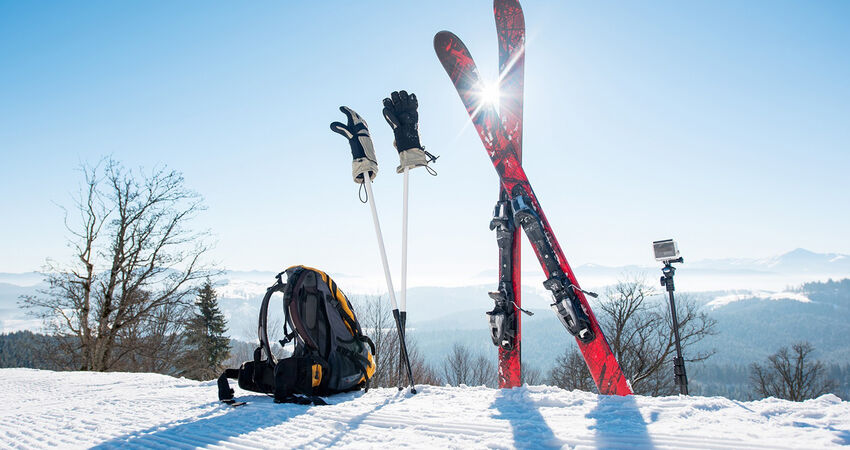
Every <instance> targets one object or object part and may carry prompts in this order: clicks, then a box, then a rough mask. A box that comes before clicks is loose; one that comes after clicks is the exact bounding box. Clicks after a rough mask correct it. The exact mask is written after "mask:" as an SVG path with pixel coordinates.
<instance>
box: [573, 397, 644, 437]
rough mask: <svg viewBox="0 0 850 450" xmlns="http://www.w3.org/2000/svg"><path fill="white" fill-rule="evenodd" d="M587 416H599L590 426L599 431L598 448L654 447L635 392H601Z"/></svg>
mask: <svg viewBox="0 0 850 450" xmlns="http://www.w3.org/2000/svg"><path fill="white" fill-rule="evenodd" d="M586 417H587V418H589V419H596V424H595V425H592V426H591V427H590V430H593V431H594V432H595V437H596V447H597V448H612V447H613V448H623V447H628V448H653V447H654V445H653V443H652V439H651V438H650V437H649V432H648V431H647V429H646V421H644V420H643V416H641V414H640V410H639V409H638V406H637V403H636V402H635V397H634V396H633V395H628V396H625V397H619V396H614V395H599V396H597V400H596V407H595V408H593V411H591V412H590V413H588V414H587V416H586Z"/></svg>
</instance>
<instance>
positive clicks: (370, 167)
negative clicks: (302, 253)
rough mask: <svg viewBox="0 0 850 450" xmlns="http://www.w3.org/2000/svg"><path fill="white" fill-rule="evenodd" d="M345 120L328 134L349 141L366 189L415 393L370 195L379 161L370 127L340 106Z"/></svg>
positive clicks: (413, 389)
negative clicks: (331, 133) (376, 156)
mask: <svg viewBox="0 0 850 450" xmlns="http://www.w3.org/2000/svg"><path fill="white" fill-rule="evenodd" d="M339 110H340V111H342V112H343V113H344V114H345V116H346V118H347V119H348V121H347V124H343V123H341V122H333V123H331V131H333V132H335V133H338V134H340V135H342V136H343V137H345V138H346V139H348V143H349V145H350V146H351V156H352V157H353V161H352V163H351V174H352V177H353V178H354V182H355V183H358V184H360V185H361V186H364V187H365V188H366V202H368V203H369V209H370V210H371V212H372V222H373V223H374V225H375V234H376V236H377V238H378V250H379V251H380V254H381V264H382V265H383V268H384V278H385V279H386V282H387V291H388V293H389V297H390V302H391V304H392V307H393V318H394V319H395V323H396V330H397V331H398V337H399V352H400V354H401V356H402V358H403V360H404V363H405V364H406V366H407V380H408V382H409V383H410V392H411V393H414V394H415V393H416V386H415V383H414V382H413V370H412V369H411V366H410V358H409V357H408V353H407V344H406V343H405V339H404V331H403V330H402V325H401V315H400V314H399V310H398V305H397V304H396V300H395V290H394V289H393V282H392V277H391V276H390V268H389V264H388V262H387V251H386V249H385V248H384V238H383V234H382V233H381V224H380V222H379V221H378V210H377V207H376V206H375V198H374V193H373V192H372V180H373V179H374V178H375V177H376V176H377V175H378V161H377V159H376V158H375V148H374V146H373V145H372V137H371V136H370V135H369V128H368V126H367V125H366V121H365V120H363V118H362V117H360V115H359V114H357V113H356V112H355V111H354V110H353V109H351V108H348V107H346V106H340V107H339Z"/></svg>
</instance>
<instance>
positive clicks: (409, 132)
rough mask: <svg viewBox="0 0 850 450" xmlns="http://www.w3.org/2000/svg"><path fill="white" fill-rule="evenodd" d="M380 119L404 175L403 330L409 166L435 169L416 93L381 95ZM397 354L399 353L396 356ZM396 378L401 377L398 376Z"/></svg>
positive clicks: (403, 327) (404, 319)
mask: <svg viewBox="0 0 850 450" xmlns="http://www.w3.org/2000/svg"><path fill="white" fill-rule="evenodd" d="M383 103H384V109H383V114H384V120H386V121H387V123H388V124H389V125H390V128H392V130H393V135H394V137H395V141H394V142H393V145H394V146H395V148H396V150H398V157H399V166H398V168H397V169H396V172H398V173H401V174H403V176H404V192H403V197H402V216H401V305H400V307H401V311H400V319H401V331H402V333H406V325H407V230H408V226H407V219H408V217H409V213H408V199H409V198H410V196H409V192H410V169H413V168H416V167H425V169H426V170H428V171H429V173H431V174H432V175H436V172H434V171H433V169H431V168H430V167H428V163H430V162H433V161H435V160H436V159H437V158H436V157H435V156H434V155H431V154H430V153H428V152H426V151H425V147H423V146H422V144H421V143H420V142H419V112H418V111H417V109H418V108H419V100H417V98H416V94H413V93H411V94H408V93H407V91H395V92H392V93H391V94H390V96H389V97H387V98H385V99H384V102H383ZM399 357H401V355H400V356H399ZM399 378H401V377H400V376H399Z"/></svg>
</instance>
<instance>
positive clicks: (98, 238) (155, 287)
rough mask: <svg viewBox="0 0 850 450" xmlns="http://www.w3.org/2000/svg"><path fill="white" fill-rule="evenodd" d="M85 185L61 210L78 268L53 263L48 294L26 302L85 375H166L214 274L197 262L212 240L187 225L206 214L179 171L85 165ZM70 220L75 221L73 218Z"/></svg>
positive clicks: (110, 163) (109, 162) (112, 163)
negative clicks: (136, 370)
mask: <svg viewBox="0 0 850 450" xmlns="http://www.w3.org/2000/svg"><path fill="white" fill-rule="evenodd" d="M82 172H83V174H84V177H85V181H84V183H83V185H82V189H81V191H80V193H79V197H78V198H77V199H76V204H75V206H74V208H73V209H72V210H71V211H68V210H66V211H65V213H66V214H65V226H66V228H67V230H68V231H69V232H70V237H69V239H68V244H69V247H70V248H71V249H72V250H73V256H74V261H73V262H72V263H70V264H68V265H59V264H56V263H50V265H49V266H48V268H47V273H48V274H49V275H48V276H47V280H46V281H47V283H48V287H47V288H46V289H45V290H43V291H40V292H39V295H35V296H26V297H23V298H22V306H23V307H25V308H28V309H29V310H30V313H31V314H33V315H35V316H37V317H40V318H42V319H44V321H45V325H46V327H47V329H48V331H49V332H51V334H53V335H55V336H58V337H60V338H62V339H61V340H60V341H61V342H65V343H67V344H68V345H66V346H65V349H64V350H65V351H66V352H68V354H70V355H72V357H73V359H74V360H75V361H76V362H77V364H78V367H79V368H80V369H83V370H95V371H106V370H114V369H117V368H121V369H122V370H130V369H133V367H132V365H133V363H137V362H139V361H142V360H145V361H147V362H146V363H145V365H146V367H147V368H157V370H158V371H162V370H165V369H166V368H167V367H169V366H171V361H173V360H176V358H177V357H178V355H177V354H175V353H174V352H173V350H174V348H175V342H174V339H175V334H176V333H177V331H178V329H179V328H180V325H181V321H180V319H181V318H182V317H183V314H184V310H185V308H187V307H190V306H191V301H192V297H193V292H194V289H195V288H196V285H197V284H198V282H199V281H200V280H202V279H204V278H205V277H208V276H211V275H214V274H215V272H214V271H213V270H212V268H211V267H210V266H207V265H205V264H204V262H203V258H202V257H203V256H204V255H205V254H206V253H207V250H208V245H207V243H206V238H207V237H208V235H209V233H208V232H205V231H204V232H195V231H192V230H191V229H190V228H189V227H188V225H189V224H190V222H191V220H192V219H193V218H194V217H195V216H196V214H197V213H198V212H199V211H201V210H203V204H202V200H201V197H200V196H199V195H198V194H196V193H194V192H192V191H190V190H188V189H186V188H185V186H184V180H183V176H182V175H181V174H180V173H179V172H175V171H168V170H166V169H164V168H160V169H157V170H154V171H153V172H150V173H146V174H145V173H142V172H141V171H139V172H133V171H129V170H126V169H124V167H122V165H121V164H120V163H118V162H116V161H114V160H111V159H109V160H106V161H105V162H102V163H100V164H98V165H96V166H83V167H82ZM72 213H73V214H72Z"/></svg>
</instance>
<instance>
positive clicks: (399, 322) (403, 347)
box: [363, 173, 416, 394]
mask: <svg viewBox="0 0 850 450" xmlns="http://www.w3.org/2000/svg"><path fill="white" fill-rule="evenodd" d="M363 175H364V177H363V184H364V185H365V186H366V195H367V197H368V202H369V209H370V210H371V211H372V223H374V225H375V235H376V237H377V238H378V250H379V251H380V253H381V263H382V264H383V266H384V278H385V279H386V281H387V291H388V292H389V296H390V303H391V304H392V306H393V319H395V325H396V330H397V331H398V342H399V352H400V356H401V361H399V363H400V364H404V365H406V369H407V381H408V382H409V383H410V392H412V393H414V394H415V393H416V387H415V385H414V383H413V370H412V369H411V367H410V357H409V355H408V353H407V343H406V342H405V335H404V324H403V319H402V313H401V311H399V309H398V304H397V303H396V300H395V290H394V289H393V280H392V277H391V276H390V266H389V264H388V263H387V251H386V249H385V247H384V237H383V233H381V224H380V222H379V221H378V210H377V207H376V206H375V195H374V193H373V192H372V180H371V179H370V178H369V174H368V173H364V174H363ZM399 384H401V383H400V382H399Z"/></svg>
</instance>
